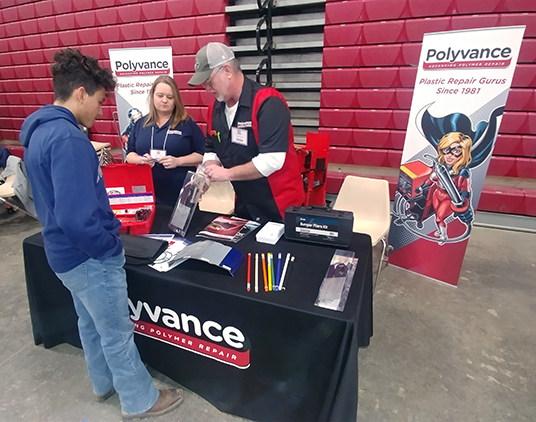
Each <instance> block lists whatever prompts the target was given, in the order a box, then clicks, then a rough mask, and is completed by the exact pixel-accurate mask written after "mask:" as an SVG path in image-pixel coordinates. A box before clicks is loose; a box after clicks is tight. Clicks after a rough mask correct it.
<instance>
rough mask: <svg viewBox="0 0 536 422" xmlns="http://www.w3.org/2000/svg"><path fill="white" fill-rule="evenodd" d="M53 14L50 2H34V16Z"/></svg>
mask: <svg viewBox="0 0 536 422" xmlns="http://www.w3.org/2000/svg"><path fill="white" fill-rule="evenodd" d="M53 13H54V10H53V8H52V0H45V1H36V2H35V14H36V16H39V17H43V16H50V15H52V14H53Z"/></svg>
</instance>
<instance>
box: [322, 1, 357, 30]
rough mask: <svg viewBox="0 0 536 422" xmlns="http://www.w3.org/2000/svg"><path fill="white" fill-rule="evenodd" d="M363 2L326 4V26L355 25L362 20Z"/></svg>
mask: <svg viewBox="0 0 536 422" xmlns="http://www.w3.org/2000/svg"><path fill="white" fill-rule="evenodd" d="M362 13H363V1H339V2H336V3H327V4H326V25H332V24H336V23H353V22H359V21H361V19H362Z"/></svg>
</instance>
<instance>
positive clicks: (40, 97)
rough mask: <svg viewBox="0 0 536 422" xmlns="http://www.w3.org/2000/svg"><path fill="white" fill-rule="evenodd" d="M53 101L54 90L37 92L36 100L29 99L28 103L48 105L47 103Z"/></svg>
mask: <svg viewBox="0 0 536 422" xmlns="http://www.w3.org/2000/svg"><path fill="white" fill-rule="evenodd" d="M28 94H29V95H32V94H34V93H28ZM53 101H54V93H53V92H36V93H35V100H34V101H31V100H29V101H28V102H27V104H37V105H46V104H52V102H53Z"/></svg>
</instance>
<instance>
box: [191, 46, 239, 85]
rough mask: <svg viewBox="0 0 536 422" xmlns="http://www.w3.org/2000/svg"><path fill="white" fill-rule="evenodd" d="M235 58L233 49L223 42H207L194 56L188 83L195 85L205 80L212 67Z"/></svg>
mask: <svg viewBox="0 0 536 422" xmlns="http://www.w3.org/2000/svg"><path fill="white" fill-rule="evenodd" d="M234 58H235V55H234V53H233V51H232V50H231V49H230V48H229V47H227V46H226V45H225V44H222V43H219V42H209V43H208V44H207V45H205V46H204V47H202V48H201V49H200V50H199V51H198V52H197V54H196V56H195V73H194V76H192V77H191V78H190V80H189V81H188V85H191V86H196V85H200V84H202V83H203V82H205V81H206V80H207V79H208V78H209V77H210V73H211V72H212V70H213V69H215V68H217V67H218V66H221V65H222V64H225V63H227V62H229V61H231V60H233V59H234Z"/></svg>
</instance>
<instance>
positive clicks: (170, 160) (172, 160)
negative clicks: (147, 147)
mask: <svg viewBox="0 0 536 422" xmlns="http://www.w3.org/2000/svg"><path fill="white" fill-rule="evenodd" d="M158 162H159V163H160V164H162V166H164V168H165V169H174V168H175V167H179V166H180V165H181V163H180V158H179V157H173V156H172V155H166V156H165V157H162V158H161V159H160V160H158Z"/></svg>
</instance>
